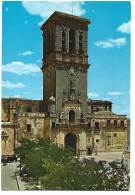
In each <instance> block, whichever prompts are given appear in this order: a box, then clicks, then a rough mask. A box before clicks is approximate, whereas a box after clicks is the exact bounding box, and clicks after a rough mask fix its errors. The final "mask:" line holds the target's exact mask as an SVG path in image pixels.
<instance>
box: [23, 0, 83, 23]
mask: <svg viewBox="0 0 135 195" xmlns="http://www.w3.org/2000/svg"><path fill="white" fill-rule="evenodd" d="M83 4H84V2H83V1H74V4H73V14H74V15H78V16H82V15H83V14H85V12H86V10H85V9H83V8H82V7H81V6H82V5H83ZM22 6H23V7H24V9H26V11H27V12H28V13H29V14H32V15H39V16H40V17H41V18H42V19H44V20H45V19H47V18H48V17H50V15H52V13H53V12H55V11H60V12H64V13H68V14H72V1H54V2H52V1H23V2H22ZM41 23H42V22H41ZM41 23H40V24H41ZM38 25H39V23H38Z"/></svg>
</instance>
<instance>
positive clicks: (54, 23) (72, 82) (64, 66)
mask: <svg viewBox="0 0 135 195" xmlns="http://www.w3.org/2000/svg"><path fill="white" fill-rule="evenodd" d="M89 24H90V21H89V20H88V19H85V18H82V17H77V16H74V15H69V14H65V13H61V12H57V11H56V12H54V13H53V14H52V15H51V16H50V17H49V19H48V20H47V21H46V22H45V23H44V24H43V25H42V26H41V30H42V31H43V60H42V68H41V70H42V72H43V101H44V111H45V112H49V113H50V116H53V117H55V120H56V122H58V121H59V122H64V121H66V122H79V121H81V122H82V121H86V114H87V70H88V68H89V64H88V53H87V43H88V25H89ZM52 100H53V101H52ZM51 103H52V105H51ZM48 105H49V106H48ZM51 108H53V109H51Z"/></svg>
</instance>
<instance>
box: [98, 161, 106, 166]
mask: <svg viewBox="0 0 135 195" xmlns="http://www.w3.org/2000/svg"><path fill="white" fill-rule="evenodd" d="M98 162H99V164H101V165H103V163H106V162H107V161H106V160H99V161H98Z"/></svg>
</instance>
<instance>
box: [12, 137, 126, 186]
mask: <svg viewBox="0 0 135 195" xmlns="http://www.w3.org/2000/svg"><path fill="white" fill-rule="evenodd" d="M15 152H16V154H17V155H18V156H19V157H20V158H21V163H22V164H23V165H25V168H26V169H27V172H28V174H29V175H32V176H33V177H34V178H36V179H37V181H39V180H40V181H41V184H42V188H43V189H45V190H128V188H129V176H128V173H127V172H126V170H123V169H112V170H107V169H104V168H103V167H102V166H101V165H100V164H99V163H96V162H94V161H89V160H83V161H81V160H80V158H79V157H75V156H74V151H73V149H72V148H70V147H68V148H67V147H66V148H64V147H62V148H60V147H58V146H57V145H56V144H54V143H52V141H51V140H50V139H49V138H47V137H46V138H39V139H38V140H37V141H36V142H35V141H30V140H27V139H23V140H21V146H20V147H18V148H17V149H15Z"/></svg>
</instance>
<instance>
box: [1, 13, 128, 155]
mask: <svg viewBox="0 0 135 195" xmlns="http://www.w3.org/2000/svg"><path fill="white" fill-rule="evenodd" d="M89 24H90V21H89V20H88V19H85V18H82V17H77V16H73V15H69V14H64V13H61V12H54V13H53V14H52V15H51V16H50V18H49V19H48V20H47V21H46V22H45V23H44V24H43V25H42V26H41V30H42V31H43V59H42V67H41V70H42V72H43V100H28V99H22V98H7V99H6V98H3V99H2V142H1V144H2V155H9V154H13V151H14V148H15V147H17V146H18V144H19V140H20V139H22V138H24V137H26V138H28V139H32V140H36V139H37V137H44V136H49V137H50V138H51V139H52V141H53V142H54V143H56V144H58V146H59V147H65V146H66V145H69V146H71V147H73V148H74V149H75V151H76V154H79V155H91V154H92V152H94V151H116V150H117V151H118V150H125V148H126V144H127V118H126V115H117V114H115V113H113V112H112V102H110V101H103V100H92V99H88V97H87V72H88V69H89V67H90V64H88V51H87V44H88V25H89Z"/></svg>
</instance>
